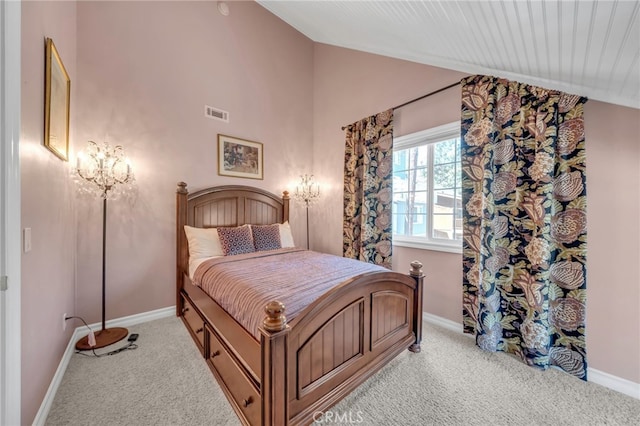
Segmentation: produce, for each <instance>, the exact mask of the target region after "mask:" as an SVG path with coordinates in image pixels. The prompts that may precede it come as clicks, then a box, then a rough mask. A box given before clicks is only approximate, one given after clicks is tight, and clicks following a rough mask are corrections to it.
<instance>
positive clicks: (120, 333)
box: [76, 327, 129, 351]
mask: <svg viewBox="0 0 640 426" xmlns="http://www.w3.org/2000/svg"><path fill="white" fill-rule="evenodd" d="M128 334H129V330H127V329H126V328H122V327H113V328H105V329H104V330H100V331H96V333H95V335H96V344H95V346H90V345H89V336H84V337H83V338H82V339H80V340H78V342H77V343H76V349H77V350H79V351H89V350H91V349H99V348H104V347H105V346H109V345H112V344H114V343H116V342H118V341H120V340H122V339H124V338H125V337H127V335H128Z"/></svg>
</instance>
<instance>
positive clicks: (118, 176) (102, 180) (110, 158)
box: [76, 141, 133, 351]
mask: <svg viewBox="0 0 640 426" xmlns="http://www.w3.org/2000/svg"><path fill="white" fill-rule="evenodd" d="M76 173H77V175H78V176H79V177H80V182H81V183H83V189H85V190H88V191H89V192H91V193H93V194H95V195H97V196H99V197H100V198H102V329H101V330H100V331H98V332H97V333H95V341H94V339H93V336H92V335H89V336H86V337H83V338H82V339H80V340H78V342H77V343H76V349H78V350H82V351H84V350H89V349H96V348H103V347H105V346H109V345H111V344H113V343H116V342H117V341H119V340H122V339H124V338H125V337H127V335H128V334H129V331H128V330H127V329H126V328H122V327H113V328H107V327H106V326H105V300H106V279H105V278H106V275H105V271H106V237H107V198H114V197H115V195H118V194H121V193H123V192H124V191H125V190H126V189H127V186H128V185H127V184H130V183H132V182H133V173H132V172H131V165H130V164H129V162H128V160H127V159H126V157H125V156H124V151H123V149H122V147H121V146H120V145H118V146H115V147H110V146H109V145H107V144H106V143H104V144H100V145H99V144H97V143H95V142H93V141H89V145H88V146H87V147H86V148H85V150H84V151H83V152H81V153H79V154H78V160H77V166H76Z"/></svg>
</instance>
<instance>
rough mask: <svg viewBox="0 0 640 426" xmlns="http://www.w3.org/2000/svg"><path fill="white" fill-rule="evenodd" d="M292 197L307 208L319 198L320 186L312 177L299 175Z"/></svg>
mask: <svg viewBox="0 0 640 426" xmlns="http://www.w3.org/2000/svg"><path fill="white" fill-rule="evenodd" d="M293 197H294V198H295V199H296V200H298V201H301V202H303V203H305V204H306V205H307V206H309V204H312V203H313V202H315V201H317V200H318V198H320V185H318V184H317V183H316V182H314V180H313V175H306V174H305V175H301V176H300V183H299V184H298V185H297V186H296V190H295V192H294V193H293Z"/></svg>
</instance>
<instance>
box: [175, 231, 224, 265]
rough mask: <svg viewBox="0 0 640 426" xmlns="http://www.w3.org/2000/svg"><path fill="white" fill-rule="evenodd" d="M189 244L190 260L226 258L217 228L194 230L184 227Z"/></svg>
mask: <svg viewBox="0 0 640 426" xmlns="http://www.w3.org/2000/svg"><path fill="white" fill-rule="evenodd" d="M184 232H185V233H186V234H187V241H188V242H189V259H201V258H203V257H214V256H224V252H223V251H222V245H221V244H220V238H219V237H218V230H217V229H216V228H194V227H191V226H187V225H185V226H184Z"/></svg>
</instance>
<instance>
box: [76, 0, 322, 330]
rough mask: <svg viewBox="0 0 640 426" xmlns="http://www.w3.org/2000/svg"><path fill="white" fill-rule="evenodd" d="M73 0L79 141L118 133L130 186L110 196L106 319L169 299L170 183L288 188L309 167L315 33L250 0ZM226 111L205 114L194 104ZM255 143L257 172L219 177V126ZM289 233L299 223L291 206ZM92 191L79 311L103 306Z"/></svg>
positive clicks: (85, 207) (82, 243) (82, 227)
mask: <svg viewBox="0 0 640 426" xmlns="http://www.w3.org/2000/svg"><path fill="white" fill-rule="evenodd" d="M229 7H230V15H229V16H227V17H225V16H222V15H220V14H219V13H218V11H217V9H216V3H215V2H80V3H78V73H79V74H80V79H79V81H78V85H77V91H78V109H79V112H78V129H77V134H78V141H80V143H83V142H84V141H86V140H88V139H93V140H99V141H102V140H105V139H106V140H107V141H108V142H110V143H112V144H116V143H119V144H122V145H123V146H124V147H125V149H126V152H127V153H128V155H129V156H130V158H131V161H132V165H133V170H134V172H135V175H136V179H137V189H138V193H137V196H136V198H135V199H134V200H115V201H113V202H109V204H108V210H109V212H108V224H107V227H108V237H107V265H108V266H107V283H108V284H107V318H118V317H122V316H126V315H131V314H136V313H140V312H146V311H149V310H153V309H158V308H163V307H166V306H170V305H173V304H174V303H175V189H176V183H177V182H179V181H184V182H187V183H188V185H189V188H190V189H191V190H192V191H195V190H197V189H202V188H204V187H207V186H212V185H223V184H241V185H253V186H258V187H261V188H264V189H267V190H269V191H272V192H275V193H281V192H282V191H283V190H285V189H291V186H290V183H291V182H295V180H296V179H297V177H298V175H299V174H301V173H303V172H306V171H307V170H309V169H310V167H311V163H312V158H311V156H310V155H309V153H310V151H311V143H312V129H311V124H312V111H313V110H312V104H311V91H312V79H313V68H312V66H313V62H312V61H313V50H312V49H313V47H312V42H311V41H310V40H309V39H307V38H306V37H303V36H302V35H301V34H300V33H298V32H297V31H295V30H294V29H293V28H291V27H289V26H288V25H285V24H284V23H283V22H282V21H280V20H279V19H278V18H276V17H275V16H273V15H272V14H270V13H269V12H267V11H266V10H265V9H263V8H262V7H260V6H259V5H257V4H256V3H253V2H237V3H236V2H234V3H230V4H229ZM205 104H206V105H210V106H214V107H218V108H222V109H224V110H226V111H228V112H229V113H230V123H228V124H227V123H223V122H220V121H215V120H212V119H209V118H206V117H204V105H205ZM218 133H222V134H227V135H232V136H236V137H239V138H244V139H249V140H253V141H258V142H261V143H263V150H264V180H246V179H239V178H229V177H221V176H218V173H217V134H218ZM292 207H293V208H292V223H293V226H294V237H296V239H297V240H298V241H300V243H301V244H304V240H300V238H303V237H304V236H305V233H304V222H303V216H302V213H303V212H302V209H301V208H299V207H298V206H296V205H293V206H292ZM100 215H101V204H100V202H99V201H98V200H82V201H81V202H80V203H79V205H78V285H77V306H78V313H79V314H81V315H83V316H84V317H85V318H86V319H87V320H88V321H89V322H94V321H98V320H99V314H100V308H99V306H100V305H99V304H100V300H101V299H100V262H101V258H100V253H101V251H100V250H101V245H100V240H101V220H100V218H101V216H100Z"/></svg>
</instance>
